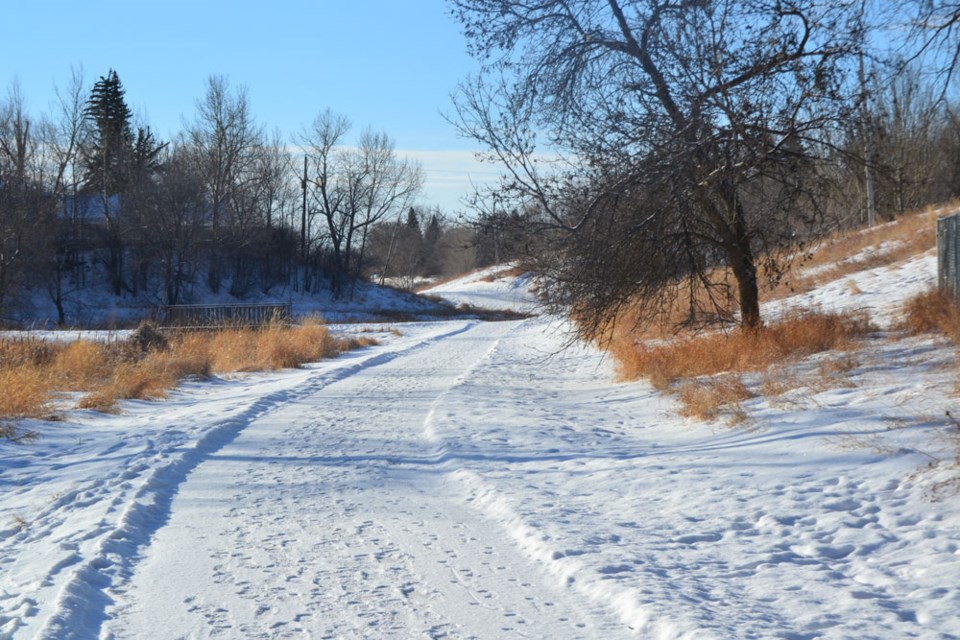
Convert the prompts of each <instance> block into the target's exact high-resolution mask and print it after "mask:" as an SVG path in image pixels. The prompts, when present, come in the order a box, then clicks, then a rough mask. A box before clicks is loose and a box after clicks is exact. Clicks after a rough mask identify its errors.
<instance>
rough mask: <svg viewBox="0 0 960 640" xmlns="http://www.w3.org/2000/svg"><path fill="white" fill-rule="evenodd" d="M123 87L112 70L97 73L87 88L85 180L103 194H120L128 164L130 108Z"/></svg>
mask: <svg viewBox="0 0 960 640" xmlns="http://www.w3.org/2000/svg"><path fill="white" fill-rule="evenodd" d="M124 93H125V91H124V89H123V85H122V84H121V83H120V78H119V77H118V76H117V72H116V71H114V70H113V69H110V71H109V72H108V73H107V75H106V76H101V77H100V79H99V80H97V82H96V84H94V85H93V89H92V90H91V91H90V98H89V99H88V100H87V107H86V109H85V111H84V116H85V117H86V118H87V120H88V122H90V123H91V124H92V125H93V126H92V131H91V133H92V135H91V138H90V139H91V143H90V145H89V147H88V149H87V150H86V153H85V156H86V161H87V167H86V183H87V186H88V187H89V188H90V189H96V190H97V191H99V192H101V193H104V194H106V195H108V196H109V195H114V194H118V193H121V192H122V191H123V189H124V187H125V186H126V180H127V178H128V176H129V171H128V165H129V161H130V156H131V154H132V152H133V143H134V137H133V132H132V130H131V127H130V118H131V114H130V108H129V107H128V106H127V103H126V100H124V97H123V96H124Z"/></svg>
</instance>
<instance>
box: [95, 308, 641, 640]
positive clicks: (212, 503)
mask: <svg viewBox="0 0 960 640" xmlns="http://www.w3.org/2000/svg"><path fill="white" fill-rule="evenodd" d="M514 327H515V325H513V324H500V325H489V324H484V325H482V326H480V327H476V328H471V330H470V331H469V333H465V334H464V335H461V336H451V338H452V339H445V340H444V341H440V342H437V343H434V344H433V345H431V346H432V349H431V350H430V351H426V350H424V351H423V352H422V353H420V354H415V353H412V352H411V353H408V354H407V355H408V356H409V357H404V358H402V359H401V358H397V359H394V360H392V361H390V362H386V363H384V366H382V367H376V368H368V369H367V370H366V371H364V372H363V375H360V376H351V377H348V378H344V379H343V380H340V381H339V383H338V384H334V385H328V386H327V387H324V388H322V389H320V390H318V391H317V392H316V393H315V394H312V395H310V396H307V397H304V398H303V399H302V401H301V402H300V403H298V404H297V405H292V404H287V405H285V406H284V407H282V408H281V409H280V410H278V411H275V412H272V413H270V414H269V415H265V416H262V417H261V419H259V420H257V421H256V424H255V425H254V428H252V429H248V430H246V431H245V432H244V433H243V434H242V437H240V438H238V439H237V440H236V441H235V442H233V443H231V444H229V445H228V446H226V447H224V449H223V450H222V451H221V452H220V453H218V454H217V456H216V457H215V461H214V460H211V464H210V465H205V466H204V467H202V468H201V469H199V470H198V472H197V474H196V476H194V480H192V481H191V482H189V483H188V484H187V486H186V487H185V489H184V492H183V493H182V494H181V495H180V497H179V498H178V501H181V502H178V504H179V505H180V506H177V507H176V508H175V510H174V513H173V517H172V522H171V524H170V526H168V527H166V528H165V529H164V530H163V531H161V532H160V533H159V538H160V539H159V540H158V541H156V542H155V543H154V546H153V547H152V548H151V549H150V550H149V551H150V557H149V558H148V559H147V561H146V562H144V563H142V565H141V566H142V570H140V569H138V573H137V575H135V576H134V578H133V580H131V581H129V583H128V584H126V585H124V590H123V592H121V593H117V594H116V595H117V597H118V603H117V606H115V607H113V608H112V609H111V610H110V614H111V620H110V622H109V623H108V625H107V626H106V628H105V631H106V632H107V634H108V635H109V633H110V632H111V631H112V630H115V629H116V630H123V629H129V630H133V631H134V632H136V631H144V630H146V629H149V628H150V625H151V623H152V621H159V620H165V621H172V622H170V624H171V626H170V630H171V633H180V634H187V635H191V636H196V635H201V636H203V635H205V634H206V635H215V634H216V633H225V634H227V635H231V634H233V635H243V636H244V637H280V636H283V637H298V636H300V635H317V636H323V637H337V638H344V637H358V638H364V637H411V636H418V637H436V638H441V637H490V635H491V634H494V635H511V636H517V637H523V636H524V635H526V636H528V637H542V635H543V633H550V634H552V635H557V637H579V636H582V635H583V634H584V633H587V634H588V635H591V637H609V634H607V633H605V632H603V631H602V630H609V629H611V628H614V629H616V628H620V629H622V626H621V625H619V623H618V622H617V621H616V620H614V619H613V617H612V616H609V615H607V614H606V613H600V612H597V611H596V610H595V609H594V608H593V607H592V605H588V606H584V602H583V601H582V600H581V599H579V598H577V597H572V596H571V594H570V593H569V592H568V591H567V590H565V589H564V588H562V587H560V586H558V585H556V584H555V583H554V582H553V581H548V580H546V576H545V575H543V574H541V572H539V571H538V567H537V566H536V564H534V563H531V562H530V561H529V560H528V558H526V557H525V556H524V555H523V554H522V553H520V552H519V551H518V550H517V548H516V546H515V545H514V544H513V542H512V541H511V540H509V539H506V538H504V537H503V536H502V535H501V533H500V531H499V528H498V527H497V526H495V525H492V523H489V522H487V521H486V520H485V519H484V518H482V517H480V516H482V515H483V514H481V513H479V512H477V511H476V510H475V509H474V508H472V507H471V506H470V505H469V504H467V503H466V502H465V499H464V498H465V496H464V494H463V493H462V492H461V491H460V490H459V489H460V487H459V486H458V485H457V483H455V482H448V478H449V471H450V464H449V463H450V461H452V460H454V459H455V458H456V455H457V454H456V452H455V451H452V450H450V451H448V450H446V448H445V447H444V445H443V444H442V443H440V444H438V443H436V442H431V441H430V440H428V439H427V438H425V437H424V431H425V430H427V428H428V427H429V417H428V416H429V415H430V413H431V409H432V408H434V407H436V406H439V405H440V404H442V403H443V402H445V400H443V399H444V398H445V397H447V395H448V394H449V393H450V390H451V389H452V388H456V387H457V386H458V385H461V384H463V383H464V381H465V380H468V379H469V378H470V376H471V375H472V374H471V373H470V372H471V371H472V370H474V369H475V368H476V367H477V366H482V364H481V363H482V362H484V361H485V359H487V358H489V357H491V354H493V353H494V352H495V351H496V348H497V344H498V343H499V340H500V338H501V337H502V335H503V334H504V332H505V331H509V330H511V329H513V328H514ZM214 462H216V463H217V464H214ZM201 503H202V504H203V505H205V506H204V507H203V508H204V509H206V511H204V512H203V513H202V514H201V513H200V512H199V511H196V512H195V511H190V509H191V508H198V506H199V505H200V504H201ZM194 513H195V514H196V515H191V514H194ZM201 519H206V520H207V522H209V523H210V524H211V525H212V527H208V526H207V525H205V524H203V523H199V522H198V520H201ZM187 540H196V541H197V544H196V545H191V548H190V549H189V550H184V544H183V543H184V541H187ZM175 554H180V557H178V558H172V556H173V555H175ZM184 554H185V557H184ZM187 568H189V570H191V571H192V572H195V576H194V581H192V582H191V584H183V585H179V586H176V587H173V588H170V589H165V591H166V592H165V593H163V594H162V600H160V601H158V600H157V597H156V594H155V593H154V592H151V588H152V587H151V585H157V584H169V583H170V582H171V580H173V579H174V578H173V576H176V575H177V574H178V571H180V570H181V569H187Z"/></svg>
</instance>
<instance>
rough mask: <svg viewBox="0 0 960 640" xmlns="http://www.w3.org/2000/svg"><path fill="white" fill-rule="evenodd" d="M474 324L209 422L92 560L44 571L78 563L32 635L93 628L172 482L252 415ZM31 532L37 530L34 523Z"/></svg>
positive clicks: (105, 535)
mask: <svg viewBox="0 0 960 640" xmlns="http://www.w3.org/2000/svg"><path fill="white" fill-rule="evenodd" d="M476 324H478V323H477V321H469V322H465V323H464V324H463V325H462V326H459V327H456V328H455V329H452V330H451V329H449V327H444V328H442V329H440V330H439V331H437V332H436V333H433V334H430V335H427V336H424V337H422V338H419V339H417V341H416V342H413V343H412V344H407V343H405V342H401V343H400V344H398V345H396V346H394V347H392V348H387V349H386V350H381V349H374V350H372V353H370V354H362V355H359V356H355V357H354V359H355V360H356V361H354V362H348V363H345V364H342V365H340V366H336V365H334V366H333V368H332V370H329V371H327V370H323V371H318V372H317V373H315V374H312V375H310V376H309V377H308V378H307V380H306V381H305V383H304V384H303V385H302V386H300V387H298V388H284V389H282V390H279V391H276V392H273V393H270V394H267V395H265V396H262V397H260V398H258V399H257V400H256V401H255V402H253V403H252V404H251V405H250V406H249V407H248V408H247V409H245V410H244V411H242V412H241V413H239V414H238V415H236V416H232V417H231V418H229V419H227V420H224V421H221V422H218V423H214V424H213V425H212V426H211V428H209V429H207V430H206V432H205V433H204V434H203V435H202V436H201V437H200V438H198V439H197V440H196V441H195V442H193V443H191V444H188V445H187V446H186V447H185V448H183V449H182V450H181V451H179V452H171V456H170V458H169V459H168V460H166V461H165V462H164V463H163V464H161V465H159V466H154V467H153V468H152V470H151V472H150V473H149V475H148V476H147V478H146V480H145V481H144V482H143V484H142V485H141V486H140V487H139V489H137V491H136V492H134V493H133V495H132V496H129V497H128V498H127V502H126V504H125V505H123V506H122V512H121V515H120V517H119V519H118V521H117V523H116V525H115V527H113V528H112V529H109V530H102V531H99V532H98V534H99V536H98V537H99V538H100V542H99V544H98V545H97V546H96V549H95V551H94V553H93V555H92V557H90V558H86V559H84V558H81V557H80V556H79V555H78V554H75V553H74V554H71V555H70V556H69V560H68V561H67V564H66V565H64V563H63V562H58V563H57V564H56V565H55V566H54V567H53V568H52V570H51V571H50V572H49V573H48V575H47V579H52V577H53V576H55V575H56V574H58V573H60V572H61V571H63V570H64V569H65V566H69V565H72V564H79V566H78V567H76V568H75V569H74V571H73V573H72V575H71V577H70V578H69V579H68V580H67V581H66V583H65V584H64V586H63V588H62V589H61V591H60V593H59V595H58V597H57V601H56V604H55V608H54V612H53V613H52V614H51V616H50V618H49V619H48V621H47V622H46V624H45V626H44V627H43V630H42V631H41V632H40V634H39V637H42V638H82V637H91V636H94V635H96V634H97V633H98V632H99V628H100V625H101V624H102V622H103V618H104V610H105V609H106V607H107V606H109V605H110V604H111V602H112V599H111V598H110V597H109V596H108V595H107V593H106V592H107V590H108V589H109V588H110V587H111V586H112V585H114V584H115V583H116V582H119V581H123V580H126V579H128V578H129V576H130V575H132V573H133V570H134V567H135V565H136V562H137V559H138V557H139V556H140V555H141V554H142V551H143V549H144V547H146V546H148V545H149V544H150V542H151V538H152V536H153V535H154V534H155V533H156V531H157V530H158V529H160V528H161V527H162V526H163V525H164V523H165V522H166V521H167V519H168V517H169V514H170V509H171V505H172V503H173V498H174V496H175V495H176V494H177V492H178V489H179V487H180V485H181V484H182V483H183V482H184V481H186V479H187V476H188V475H189V474H190V472H191V471H193V470H194V469H195V468H196V467H197V466H199V465H200V464H201V463H203V462H204V461H205V460H206V459H208V458H209V457H210V456H211V455H213V454H215V453H216V452H217V451H219V450H221V449H222V448H223V447H224V446H226V445H227V444H229V443H230V442H232V441H233V440H234V439H235V438H236V437H237V436H238V435H239V434H240V433H241V432H242V431H243V430H244V429H245V428H247V427H248V426H249V425H250V424H251V423H252V422H253V421H254V420H256V419H258V418H260V417H262V416H264V415H266V414H267V413H269V412H271V411H274V410H276V409H277V408H278V407H281V406H284V405H287V404H290V403H295V402H297V401H299V400H301V399H303V398H305V397H307V396H310V395H312V394H315V393H316V392H317V391H319V390H320V389H323V388H324V387H326V386H328V385H331V384H334V383H336V382H339V381H341V380H344V379H346V378H349V377H351V376H354V375H356V374H358V373H360V372H362V371H364V370H366V369H369V368H372V367H377V366H382V365H384V364H386V363H388V362H391V361H392V360H395V359H396V358H399V357H401V356H403V355H407V354H411V353H415V352H416V351H419V350H421V349H424V348H427V347H429V346H430V345H432V344H434V343H436V342H438V341H441V340H444V339H447V338H450V337H453V336H456V335H459V334H461V333H465V332H467V331H469V330H470V329H471V328H473V327H474V326H476ZM156 453H157V451H156V449H154V448H152V447H150V448H148V450H147V451H146V452H145V453H144V454H143V456H142V457H143V458H152V457H155V455H156ZM125 475H126V474H119V477H120V478H123V477H124V476H125ZM115 479H116V478H114V480H115ZM104 484H105V483H104V480H102V479H100V480H97V481H95V482H93V483H92V484H91V485H89V486H86V487H80V488H78V489H77V490H76V491H75V492H71V495H68V496H63V497H62V498H61V499H58V500H57V501H55V502H54V503H53V504H52V505H51V506H50V507H49V509H48V512H47V513H46V514H44V516H45V517H47V518H49V515H50V513H53V512H57V511H59V510H62V509H63V508H64V507H67V506H71V505H72V500H73V498H74V497H75V496H76V495H81V494H83V493H84V492H89V491H91V490H95V489H100V488H101V487H103V485H104ZM110 488H112V487H108V488H107V489H105V490H103V491H102V492H101V493H104V494H106V495H108V493H107V492H108V491H109V489H110ZM115 500H116V498H115ZM118 506H119V505H118ZM31 535H38V533H37V531H36V529H35V528H34V531H33V532H32V533H31ZM15 542H16V540H14V543H15ZM20 609H21V610H22V609H23V607H22V606H21V607H20ZM26 613H27V614H28V615H36V614H37V609H36V607H28V608H26ZM14 615H15V614H14ZM11 622H12V623H13V625H12V626H14V627H15V626H20V625H19V624H17V623H16V620H13V619H11V620H8V621H7V624H9V623H11Z"/></svg>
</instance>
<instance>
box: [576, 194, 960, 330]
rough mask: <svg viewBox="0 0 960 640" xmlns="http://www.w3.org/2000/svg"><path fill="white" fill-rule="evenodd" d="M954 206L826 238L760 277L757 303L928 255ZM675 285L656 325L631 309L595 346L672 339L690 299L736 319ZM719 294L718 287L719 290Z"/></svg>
mask: <svg viewBox="0 0 960 640" xmlns="http://www.w3.org/2000/svg"><path fill="white" fill-rule="evenodd" d="M958 206H960V205H957V204H956V203H953V204H950V205H947V206H944V207H941V208H934V207H929V208H927V209H925V210H923V211H920V212H917V213H912V214H907V215H904V216H901V217H899V218H897V219H896V220H893V221H891V222H887V223H884V224H881V225H877V226H875V227H872V228H868V229H858V230H854V231H846V232H841V233H836V234H834V235H832V236H829V237H827V238H825V239H824V240H823V241H822V242H820V243H819V244H818V245H817V246H816V247H814V248H813V249H812V250H811V251H810V252H809V253H808V254H807V255H804V256H801V257H799V258H798V259H796V260H793V261H792V262H791V263H790V264H789V265H788V267H787V269H786V271H785V273H784V274H783V275H782V277H781V278H779V279H778V280H776V281H775V282H770V280H769V279H764V278H761V291H760V296H761V299H762V300H776V299H780V298H785V297H787V296H790V295H794V294H798V293H804V292H807V291H810V290H812V289H814V288H816V287H819V286H822V285H824V284H826V283H828V282H831V281H833V280H837V279H839V278H842V277H844V276H846V275H849V274H851V273H856V272H858V271H862V270H864V269H869V268H873V267H879V266H884V265H890V264H895V263H897V262H900V261H902V260H905V259H907V258H911V257H913V256H916V255H919V254H922V253H924V252H925V251H929V250H931V249H933V248H934V247H935V246H936V227H937V224H936V221H937V217H938V215H942V214H943V213H945V212H947V211H950V210H953V209H956V208H957V207H958ZM851 256H857V259H856V260H849V258H850V257H851ZM706 275H707V279H708V280H709V281H711V282H714V283H718V284H719V285H720V286H721V287H723V286H726V287H727V290H728V291H729V292H731V293H732V292H733V291H735V290H736V283H735V281H734V279H733V277H732V274H731V273H730V272H729V271H728V270H726V269H724V268H721V267H718V268H716V269H712V270H710V271H709V272H708V273H707V274H706ZM675 286H676V296H674V297H673V301H672V304H671V305H670V306H668V307H667V308H665V309H662V310H661V311H662V312H661V313H660V314H659V317H658V318H657V320H656V321H655V322H650V321H649V320H647V319H644V320H643V321H642V322H641V321H640V319H639V318H638V315H637V312H636V311H635V310H634V308H632V307H628V308H626V309H624V311H623V312H621V313H620V314H618V315H617V316H616V318H615V319H614V321H613V322H611V323H610V326H611V327H612V328H611V329H610V331H609V332H608V333H607V334H605V335H602V336H597V338H598V342H599V343H601V344H604V345H606V344H612V343H616V342H623V341H626V342H635V341H638V340H641V339H669V338H672V337H673V336H674V335H675V334H676V332H677V327H679V326H681V325H683V324H684V323H686V322H687V321H689V319H690V306H691V305H690V300H691V298H693V300H694V302H695V304H694V306H696V307H699V308H702V309H712V308H713V306H714V304H713V303H716V304H718V305H719V307H720V309H719V312H720V314H722V315H723V316H724V317H726V318H733V317H734V316H735V313H736V311H737V303H736V300H735V299H734V298H733V297H732V295H731V296H729V297H727V298H725V299H714V300H712V301H711V300H710V299H708V297H707V294H706V292H705V291H703V289H702V288H700V287H697V288H696V289H694V290H693V291H691V286H692V285H691V283H690V282H680V283H675ZM848 287H849V289H850V292H851V293H853V294H858V293H862V291H860V289H859V287H858V286H857V285H856V283H855V282H853V281H850V283H849V284H848ZM719 290H720V289H719V288H718V289H717V291H719ZM637 306H639V305H637ZM574 320H576V317H574ZM705 320H707V321H709V320H710V319H709V318H706V319H705Z"/></svg>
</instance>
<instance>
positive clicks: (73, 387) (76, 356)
mask: <svg viewBox="0 0 960 640" xmlns="http://www.w3.org/2000/svg"><path fill="white" fill-rule="evenodd" d="M112 360H113V358H111V357H110V355H109V354H108V349H106V348H104V345H102V344H96V343H94V342H90V341H87V340H77V341H76V342H71V343H69V344H67V345H66V346H64V347H62V348H60V349H59V350H58V351H57V353H56V355H55V356H54V357H53V360H52V361H51V363H50V375H51V377H52V378H53V380H54V384H55V385H56V386H57V388H58V389H59V390H61V391H82V390H84V389H89V388H91V387H94V386H96V385H98V384H101V383H103V381H105V380H108V379H109V378H110V377H111V376H112V375H113V369H114V366H115V362H113V361H112Z"/></svg>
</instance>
